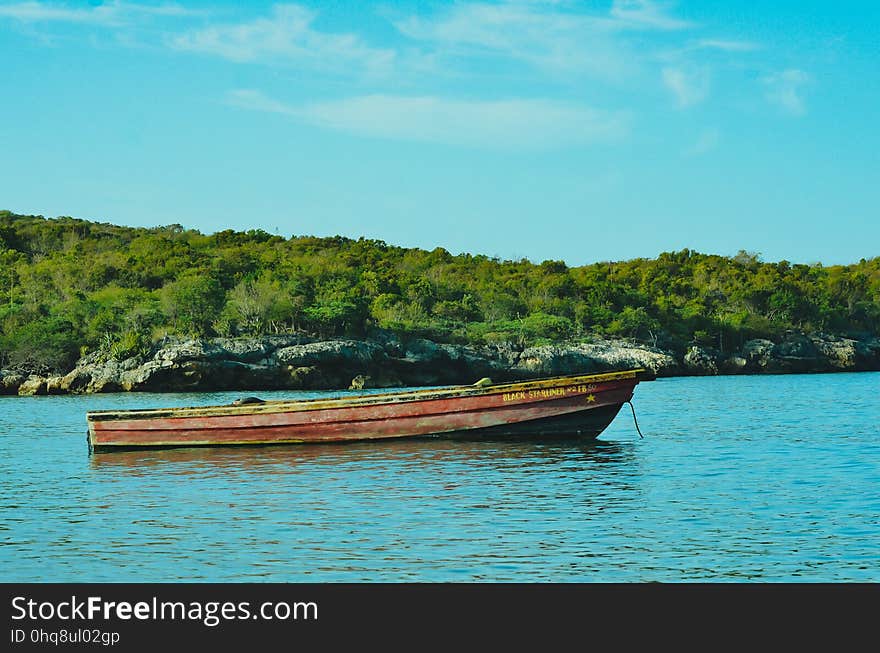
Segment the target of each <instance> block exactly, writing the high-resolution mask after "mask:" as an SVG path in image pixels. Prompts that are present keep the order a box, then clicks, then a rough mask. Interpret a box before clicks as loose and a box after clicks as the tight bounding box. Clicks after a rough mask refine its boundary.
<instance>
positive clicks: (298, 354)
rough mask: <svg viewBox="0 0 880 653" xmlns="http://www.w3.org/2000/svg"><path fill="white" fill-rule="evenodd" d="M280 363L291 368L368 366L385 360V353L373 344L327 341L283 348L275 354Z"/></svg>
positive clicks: (354, 341) (355, 341)
mask: <svg viewBox="0 0 880 653" xmlns="http://www.w3.org/2000/svg"><path fill="white" fill-rule="evenodd" d="M276 356H277V357H278V360H279V361H280V362H281V363H284V364H285V365H289V366H291V367H311V366H315V365H321V366H339V365H347V366H361V367H363V366H369V365H371V364H374V363H378V362H380V361H382V360H383V359H384V358H386V354H385V351H384V350H383V349H382V347H381V346H379V345H378V344H376V343H374V342H365V341H360V340H328V341H324V342H313V343H309V344H305V345H294V346H292V347H284V348H282V349H279V350H278V351H277V352H276Z"/></svg>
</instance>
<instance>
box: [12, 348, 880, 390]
mask: <svg viewBox="0 0 880 653" xmlns="http://www.w3.org/2000/svg"><path fill="white" fill-rule="evenodd" d="M631 368H644V369H646V370H648V371H650V372H652V373H653V374H655V375H656V376H657V377H658V378H668V377H679V376H729V375H764V374H774V375H776V374H792V373H832V372H861V371H880V337H877V336H871V337H867V338H862V339H853V338H845V337H842V336H836V335H829V334H810V335H807V334H803V333H789V334H787V335H786V336H785V337H784V338H783V339H781V340H780V341H779V342H772V341H770V340H762V339H755V340H749V341H746V342H745V343H743V345H742V347H740V348H738V349H737V350H735V351H732V352H721V351H718V350H716V349H712V348H710V347H702V346H699V345H691V346H689V347H687V349H685V350H683V351H681V350H679V351H676V350H672V349H661V348H658V347H654V346H651V345H647V344H644V343H640V342H636V341H631V340H612V339H598V338H594V339H591V340H588V341H582V342H570V341H567V342H557V343H552V344H543V345H535V346H531V347H517V346H515V345H513V344H511V343H501V344H492V345H482V346H472V345H453V344H443V343H437V342H433V341H430V340H425V339H422V338H400V337H398V336H396V335H394V334H392V333H390V332H382V333H378V334H374V335H373V336H372V337H369V338H363V339H349V338H335V339H329V340H328V339H320V338H317V337H314V336H311V335H307V334H302V333H296V334H287V335H271V336H263V337H240V338H210V339H183V338H166V339H164V340H163V341H161V342H158V343H155V344H154V345H153V346H152V347H151V348H150V350H149V351H147V352H144V353H142V354H141V355H139V356H136V357H131V358H127V359H124V360H117V359H113V358H107V357H104V356H101V354H100V352H93V353H91V354H89V355H87V356H85V357H83V358H81V359H80V360H79V361H78V362H77V364H76V365H75V366H74V368H73V369H72V370H68V371H66V372H65V373H63V374H62V373H60V372H54V373H44V374H35V373H27V371H19V370H0V395H19V396H33V395H61V394H91V393H108V392H188V391H189V392H210V391H220V390H241V391H253V392H256V391H265V390H343V389H349V390H361V389H368V388H398V387H411V386H438V385H467V384H471V383H474V382H475V381H476V380H478V379H481V378H484V377H489V378H491V379H492V380H493V381H495V382H502V381H517V380H523V379H537V378H546V377H549V376H560V375H566V374H579V373H584V374H589V373H596V372H605V371H612V370H619V369H631Z"/></svg>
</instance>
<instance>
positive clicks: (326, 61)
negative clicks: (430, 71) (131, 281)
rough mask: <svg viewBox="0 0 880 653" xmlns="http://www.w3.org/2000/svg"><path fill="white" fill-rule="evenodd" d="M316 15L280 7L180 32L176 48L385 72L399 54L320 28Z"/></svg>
mask: <svg viewBox="0 0 880 653" xmlns="http://www.w3.org/2000/svg"><path fill="white" fill-rule="evenodd" d="M314 20H315V13H314V12H313V11H311V10H309V9H306V8H305V7H302V6H299V5H276V6H274V7H273V8H272V13H271V15H270V16H268V17H266V18H257V19H255V20H252V21H249V22H244V23H236V24H228V25H214V26H210V27H205V28H203V29H199V30H194V31H191V32H188V33H186V34H183V35H180V36H177V37H176V38H174V39H173V40H172V42H171V43H172V45H173V47H175V48H177V49H179V50H189V51H192V52H201V53H204V54H211V55H215V56H219V57H222V58H224V59H230V60H232V61H238V62H281V63H288V64H295V65H296V64H298V65H308V66H310V67H314V68H319V69H348V68H350V67H355V68H357V69H362V70H366V71H367V72H372V73H381V72H385V71H387V70H388V68H389V67H390V66H391V64H392V62H393V60H394V57H395V52H394V51H393V50H387V49H378V48H372V47H370V46H368V45H367V44H366V43H364V42H363V40H362V39H361V38H360V37H358V36H356V35H353V34H333V33H328V32H319V31H317V30H315V29H314V28H313V27H312V23H313V21H314Z"/></svg>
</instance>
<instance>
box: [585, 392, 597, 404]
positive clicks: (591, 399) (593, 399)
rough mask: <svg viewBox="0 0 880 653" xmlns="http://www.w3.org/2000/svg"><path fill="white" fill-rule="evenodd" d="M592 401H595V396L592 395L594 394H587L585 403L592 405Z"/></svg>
mask: <svg viewBox="0 0 880 653" xmlns="http://www.w3.org/2000/svg"><path fill="white" fill-rule="evenodd" d="M594 401H596V395H594V394H592V393H590V394H588V395H587V403H588V404H591V403H593V402H594Z"/></svg>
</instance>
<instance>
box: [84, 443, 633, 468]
mask: <svg viewBox="0 0 880 653" xmlns="http://www.w3.org/2000/svg"><path fill="white" fill-rule="evenodd" d="M631 447H632V445H631V443H619V442H606V441H603V440H583V439H579V438H570V439H554V440H552V441H548V440H546V439H545V438H544V436H542V435H540V434H536V435H535V436H534V437H533V438H530V437H528V436H520V437H519V438H517V439H516V440H509V439H503V438H497V439H494V440H486V439H483V440H479V441H477V440H474V439H463V440H461V439H456V440H449V439H439V438H420V439H407V440H392V441H388V442H383V443H382V446H381V447H377V446H376V445H375V444H372V443H346V444H324V445H322V446H320V447H277V446H272V447H247V448H241V447H178V448H171V449H145V450H138V449H130V450H127V451H118V452H113V453H95V454H93V455H92V456H91V457H90V458H89V462H90V464H91V467H92V468H93V469H96V470H101V469H119V468H122V469H128V470H130V471H132V472H137V471H138V470H140V471H143V472H147V473H149V472H151V471H154V470H155V471H159V470H160V469H161V468H164V469H161V471H162V472H171V473H175V472H177V473H180V474H199V473H201V472H203V471H207V470H213V471H222V470H223V469H229V470H253V471H256V470H259V471H261V472H267V473H273V471H275V472H277V473H291V472H296V469H297V467H300V466H309V467H311V466H313V465H326V466H331V467H333V466H337V467H338V466H340V465H346V464H358V463H363V464H375V463H388V464H391V465H396V464H400V463H412V464H425V465H444V464H455V463H474V464H481V465H487V466H496V467H498V466H503V465H507V464H511V465H516V466H518V467H522V466H523V465H525V467H529V466H540V465H541V464H545V463H552V464H558V463H559V462H560V461H562V460H566V459H567V460H569V461H571V462H573V463H576V462H578V461H580V462H581V463H586V464H588V465H589V466H595V465H603V464H619V463H624V462H632V450H631Z"/></svg>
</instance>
